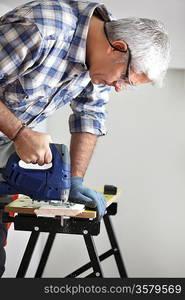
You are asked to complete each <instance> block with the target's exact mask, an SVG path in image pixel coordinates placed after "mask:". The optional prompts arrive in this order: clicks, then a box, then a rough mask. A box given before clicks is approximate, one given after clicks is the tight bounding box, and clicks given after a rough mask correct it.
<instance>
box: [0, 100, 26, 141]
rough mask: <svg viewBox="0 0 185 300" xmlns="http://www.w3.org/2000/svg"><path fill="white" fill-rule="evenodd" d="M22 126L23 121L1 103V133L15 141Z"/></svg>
mask: <svg viewBox="0 0 185 300" xmlns="http://www.w3.org/2000/svg"><path fill="white" fill-rule="evenodd" d="M21 126H22V123H21V121H20V120H18V118H17V117H16V116H15V115H14V114H13V113H12V112H11V111H10V110H9V109H8V108H7V107H6V105H4V103H3V102H2V101H0V131H2V132H3V133H4V134H5V135H6V136H7V137H9V138H10V139H13V138H14V136H15V135H16V133H17V132H18V130H19V129H20V127H21Z"/></svg>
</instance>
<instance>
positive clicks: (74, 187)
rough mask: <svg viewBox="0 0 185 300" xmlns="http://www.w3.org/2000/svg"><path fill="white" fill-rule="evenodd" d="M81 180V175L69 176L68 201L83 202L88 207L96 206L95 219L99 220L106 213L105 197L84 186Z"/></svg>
mask: <svg viewBox="0 0 185 300" xmlns="http://www.w3.org/2000/svg"><path fill="white" fill-rule="evenodd" d="M82 182H83V178H82V177H72V178H71V190H70V194H69V201H71V202H74V203H80V204H84V205H85V206H86V207H90V208H95V207H96V210H97V214H98V216H97V220H100V219H101V218H102V217H103V215H104V214H105V213H106V200H105V197H104V196H103V195H102V194H101V193H99V192H97V191H95V190H91V189H89V188H87V187H85V186H84V185H83V184H82Z"/></svg>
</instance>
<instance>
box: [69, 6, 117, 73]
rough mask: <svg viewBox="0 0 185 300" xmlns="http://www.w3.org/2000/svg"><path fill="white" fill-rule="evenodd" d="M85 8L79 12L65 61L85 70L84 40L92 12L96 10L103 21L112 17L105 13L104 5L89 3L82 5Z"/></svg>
mask: <svg viewBox="0 0 185 300" xmlns="http://www.w3.org/2000/svg"><path fill="white" fill-rule="evenodd" d="M83 4H85V7H83V9H82V10H81V11H79V18H78V23H77V27H76V31H75V33H74V37H73V39H72V41H71V45H70V47H69V51H68V54H67V56H66V59H67V60H69V61H71V62H75V63H80V64H82V65H83V66H84V68H85V69H87V66H86V63H85V61H86V40H87V34H88V28H89V22H90V19H91V17H92V15H93V12H94V10H95V9H96V8H97V9H98V13H99V14H100V15H101V16H102V18H103V19H104V20H105V21H111V19H112V17H111V14H110V13H109V12H108V11H107V9H106V7H105V6H104V4H100V3H95V2H89V3H88V4H87V3H84V2H83Z"/></svg>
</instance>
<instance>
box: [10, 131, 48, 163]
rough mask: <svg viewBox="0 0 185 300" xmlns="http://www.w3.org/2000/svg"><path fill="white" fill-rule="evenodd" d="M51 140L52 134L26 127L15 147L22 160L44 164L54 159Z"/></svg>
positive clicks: (17, 139)
mask: <svg viewBox="0 0 185 300" xmlns="http://www.w3.org/2000/svg"><path fill="white" fill-rule="evenodd" d="M51 142H52V140H51V137H50V135H48V134H46V133H41V132H37V131H33V130H31V129H29V128H24V130H23V131H22V132H21V134H20V135H19V136H18V137H17V138H16V140H15V142H14V147H15V151H16V152H17V154H18V156H19V157H20V159H21V160H23V161H24V162H26V163H34V164H35V163H37V164H38V165H40V166H42V165H44V164H48V163H50V162H51V161H52V153H51V149H50V146H49V144H50V143H51Z"/></svg>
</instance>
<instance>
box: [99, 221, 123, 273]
mask: <svg viewBox="0 0 185 300" xmlns="http://www.w3.org/2000/svg"><path fill="white" fill-rule="evenodd" d="M103 220H104V223H105V227H106V230H107V234H108V237H109V240H110V243H111V247H112V249H113V251H114V257H115V260H116V264H117V267H118V271H119V274H120V277H121V278H127V272H126V269H125V266H124V263H123V258H122V256H121V252H120V249H119V246H118V242H117V239H116V236H115V233H114V230H113V227H112V223H111V220H110V216H109V215H105V216H104V217H103Z"/></svg>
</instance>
